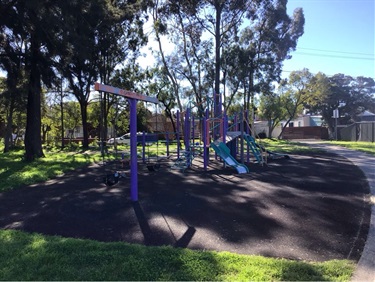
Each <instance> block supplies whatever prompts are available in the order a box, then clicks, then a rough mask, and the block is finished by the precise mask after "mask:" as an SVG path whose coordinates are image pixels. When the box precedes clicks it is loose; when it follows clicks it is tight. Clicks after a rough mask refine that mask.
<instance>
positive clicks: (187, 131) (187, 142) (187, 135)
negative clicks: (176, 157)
mask: <svg viewBox="0 0 375 282" xmlns="http://www.w3.org/2000/svg"><path fill="white" fill-rule="evenodd" d="M184 143H185V150H186V151H188V150H189V148H190V109H189V108H188V109H187V110H186V112H185V128H184Z"/></svg>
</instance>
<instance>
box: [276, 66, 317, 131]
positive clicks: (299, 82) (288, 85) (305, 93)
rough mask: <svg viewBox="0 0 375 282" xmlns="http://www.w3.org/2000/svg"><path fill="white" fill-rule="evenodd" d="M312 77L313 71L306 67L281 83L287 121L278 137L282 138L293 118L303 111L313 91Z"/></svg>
mask: <svg viewBox="0 0 375 282" xmlns="http://www.w3.org/2000/svg"><path fill="white" fill-rule="evenodd" d="M312 78H313V75H312V73H310V71H309V70H308V69H306V68H305V69H303V70H300V71H293V72H291V73H290V75H289V78H288V79H286V80H284V81H282V82H281V83H280V87H281V91H282V94H281V107H282V108H283V109H284V110H285V111H286V115H285V119H286V122H285V124H284V125H283V127H282V129H281V133H280V135H279V137H278V138H281V136H282V134H283V132H284V130H285V128H286V127H287V126H288V124H289V122H290V121H291V120H293V119H294V118H295V117H296V116H297V114H300V113H302V110H303V109H304V106H305V105H306V103H307V101H308V100H309V97H310V96H311V95H312V92H313V90H312V88H311V83H310V82H311V80H312Z"/></svg>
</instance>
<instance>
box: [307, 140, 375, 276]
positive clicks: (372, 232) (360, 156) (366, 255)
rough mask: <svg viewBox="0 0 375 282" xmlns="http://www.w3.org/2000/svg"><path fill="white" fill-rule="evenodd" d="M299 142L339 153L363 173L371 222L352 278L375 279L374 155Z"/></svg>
mask: <svg viewBox="0 0 375 282" xmlns="http://www.w3.org/2000/svg"><path fill="white" fill-rule="evenodd" d="M301 143H305V144H308V145H310V146H313V147H318V148H323V149H325V150H327V151H330V152H333V153H335V154H338V155H341V156H343V157H345V158H347V159H349V160H350V161H351V162H352V163H353V164H355V165H356V166H358V167H359V168H360V169H361V170H362V171H363V173H364V174H365V176H366V178H367V180H368V182H369V186H370V190H371V203H372V208H371V222H370V229H369V233H368V237H367V241H366V245H365V248H364V250H363V253H362V256H361V258H360V260H359V262H358V265H357V269H356V271H355V273H354V276H353V279H352V280H353V281H375V157H374V156H372V155H370V154H366V153H360V152H358V151H353V150H350V149H346V148H343V147H340V146H333V145H329V144H327V143H321V142H318V141H301ZM374 146H375V145H374Z"/></svg>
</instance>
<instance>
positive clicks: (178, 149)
mask: <svg viewBox="0 0 375 282" xmlns="http://www.w3.org/2000/svg"><path fill="white" fill-rule="evenodd" d="M176 118H177V122H176V123H177V132H176V139H177V158H179V157H180V111H177V113H176Z"/></svg>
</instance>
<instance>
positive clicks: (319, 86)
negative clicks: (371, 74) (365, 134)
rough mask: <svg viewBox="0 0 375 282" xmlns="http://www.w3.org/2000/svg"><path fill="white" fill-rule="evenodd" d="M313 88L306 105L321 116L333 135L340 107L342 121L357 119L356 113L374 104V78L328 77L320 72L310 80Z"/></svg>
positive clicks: (337, 75) (341, 75) (349, 121)
mask: <svg viewBox="0 0 375 282" xmlns="http://www.w3.org/2000/svg"><path fill="white" fill-rule="evenodd" d="M310 88H311V89H312V92H311V95H310V97H309V99H308V100H307V101H306V105H305V107H306V108H307V109H309V110H310V112H312V113H317V114H321V115H322V119H323V120H324V122H325V123H326V124H327V126H328V129H329V131H330V132H331V134H332V133H333V132H334V124H335V120H334V118H332V115H333V111H334V110H335V109H339V112H340V122H341V123H351V122H355V121H356V115H357V114H359V113H361V112H363V111H364V110H366V109H371V107H374V105H375V97H374V93H375V82H374V80H373V79H372V78H365V77H357V78H353V77H351V76H347V75H344V74H336V75H334V76H332V77H328V76H326V75H325V74H323V73H317V74H316V75H315V76H314V77H313V78H312V80H311V82H310Z"/></svg>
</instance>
